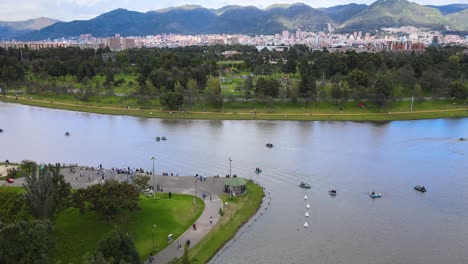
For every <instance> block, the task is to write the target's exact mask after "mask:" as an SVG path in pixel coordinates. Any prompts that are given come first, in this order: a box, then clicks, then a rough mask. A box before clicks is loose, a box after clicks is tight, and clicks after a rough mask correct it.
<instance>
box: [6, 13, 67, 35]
mask: <svg viewBox="0 0 468 264" xmlns="http://www.w3.org/2000/svg"><path fill="white" fill-rule="evenodd" d="M57 22H59V21H58V20H55V19H51V18H46V17H40V18H36V19H29V20H26V21H14V22H10V21H0V39H9V38H12V37H14V36H17V35H20V34H25V33H28V32H32V31H35V30H39V29H42V28H45V27H47V26H50V25H53V24H55V23H57Z"/></svg>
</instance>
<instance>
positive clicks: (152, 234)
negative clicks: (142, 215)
mask: <svg viewBox="0 0 468 264" xmlns="http://www.w3.org/2000/svg"><path fill="white" fill-rule="evenodd" d="M155 227H157V226H156V225H154V224H153V228H152V229H151V236H152V237H153V252H154V228H155Z"/></svg>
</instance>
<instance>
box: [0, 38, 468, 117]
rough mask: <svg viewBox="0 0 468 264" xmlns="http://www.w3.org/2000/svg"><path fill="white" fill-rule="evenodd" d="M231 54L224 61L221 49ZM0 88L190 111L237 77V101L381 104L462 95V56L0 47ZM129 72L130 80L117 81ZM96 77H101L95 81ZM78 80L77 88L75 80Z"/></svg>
mask: <svg viewBox="0 0 468 264" xmlns="http://www.w3.org/2000/svg"><path fill="white" fill-rule="evenodd" d="M233 50H234V51H237V53H235V54H232V55H231V56H230V57H228V58H225V57H224V55H223V54H222V53H223V52H224V51H233ZM0 68H1V69H2V72H1V74H0V85H1V86H2V88H3V89H2V90H3V91H4V92H5V91H6V90H7V89H14V88H18V87H22V86H25V87H26V89H27V91H28V92H29V93H41V92H45V91H49V92H50V91H53V92H57V93H73V94H75V95H76V96H77V98H78V99H80V100H87V99H88V98H89V96H92V95H95V94H108V95H111V94H115V91H116V89H117V87H121V86H126V87H127V88H128V90H130V91H131V93H130V94H125V95H126V96H134V97H137V98H139V99H140V101H141V102H142V104H144V103H145V102H148V99H150V98H153V97H159V98H160V99H161V104H162V105H163V106H164V107H166V108H168V109H190V108H191V106H193V104H194V103H196V102H197V101H204V102H205V103H208V104H211V105H213V106H216V107H221V106H222V104H223V102H224V101H225V100H226V98H223V97H225V96H226V94H225V93H224V92H223V89H222V86H223V85H222V80H223V78H225V77H226V76H230V77H234V78H241V79H242V83H240V84H237V85H236V87H235V90H236V91H237V93H236V96H237V97H238V98H241V99H242V98H244V99H250V98H257V99H258V100H269V98H271V99H273V98H280V99H284V100H291V101H293V102H295V101H297V100H298V99H301V100H302V101H305V102H307V103H309V102H313V101H315V100H322V101H323V100H329V101H333V102H335V103H336V104H338V103H340V102H343V101H347V100H369V101H372V102H374V103H375V104H376V105H377V106H379V107H380V106H382V105H384V104H386V103H389V102H391V101H393V100H398V99H401V98H405V97H412V96H415V97H416V98H420V99H422V98H423V97H425V96H431V97H447V98H456V99H461V100H465V99H466V98H467V97H468V83H467V78H468V55H467V52H466V50H464V49H463V48H461V47H447V48H435V47H429V48H427V49H426V51H424V52H422V53H420V54H417V53H414V52H413V53H385V52H381V53H366V52H363V53H357V52H354V51H349V52H345V53H338V52H336V53H330V52H328V51H327V50H323V51H311V50H309V49H308V48H307V47H306V46H294V47H291V48H290V49H289V50H286V51H284V52H276V51H268V50H267V49H263V50H262V51H260V52H259V51H257V49H256V48H255V47H249V46H211V47H184V48H175V49H145V48H143V49H134V50H128V51H121V52H118V53H112V52H110V50H108V49H99V50H97V51H95V50H86V49H85V50H81V49H77V48H60V49H44V50H39V51H32V50H28V49H23V50H15V49H10V50H3V49H0ZM117 74H128V76H132V78H131V80H124V79H116V78H115V76H116V75H117ZM95 76H102V77H103V78H101V79H96V78H95ZM77 84H78V85H77Z"/></svg>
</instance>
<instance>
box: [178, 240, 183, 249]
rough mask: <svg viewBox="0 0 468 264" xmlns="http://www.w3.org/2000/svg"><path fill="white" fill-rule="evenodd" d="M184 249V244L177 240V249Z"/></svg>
mask: <svg viewBox="0 0 468 264" xmlns="http://www.w3.org/2000/svg"><path fill="white" fill-rule="evenodd" d="M181 249H182V244H181V243H180V241H179V240H177V250H181Z"/></svg>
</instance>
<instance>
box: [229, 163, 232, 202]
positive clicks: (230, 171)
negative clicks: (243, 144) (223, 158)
mask: <svg viewBox="0 0 468 264" xmlns="http://www.w3.org/2000/svg"><path fill="white" fill-rule="evenodd" d="M231 163H232V159H231V157H229V179H230V181H231V184H230V186H229V196H230V197H232V170H231Z"/></svg>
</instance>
